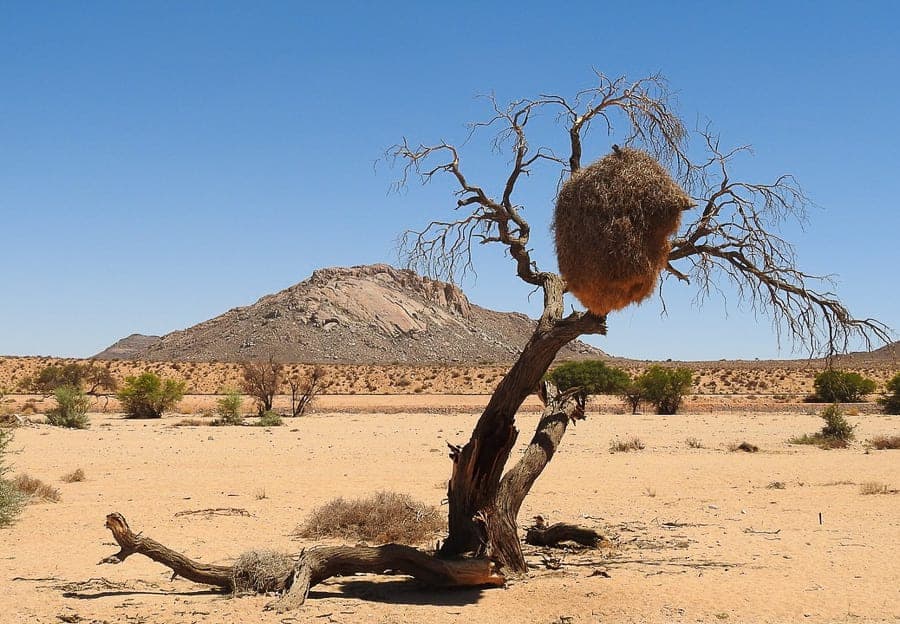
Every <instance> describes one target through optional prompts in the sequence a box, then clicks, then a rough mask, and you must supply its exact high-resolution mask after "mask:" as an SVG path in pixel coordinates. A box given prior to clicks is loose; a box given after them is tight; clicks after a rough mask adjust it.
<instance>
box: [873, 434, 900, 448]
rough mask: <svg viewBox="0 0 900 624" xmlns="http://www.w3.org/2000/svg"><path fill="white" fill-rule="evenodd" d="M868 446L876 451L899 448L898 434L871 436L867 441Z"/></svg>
mask: <svg viewBox="0 0 900 624" xmlns="http://www.w3.org/2000/svg"><path fill="white" fill-rule="evenodd" d="M868 445H869V447H870V448H873V449H875V450H877V451H885V450H888V449H900V435H895V436H886V435H879V436H875V437H874V438H871V439H870V440H869V442H868Z"/></svg>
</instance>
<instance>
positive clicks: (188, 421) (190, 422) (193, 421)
mask: <svg viewBox="0 0 900 624" xmlns="http://www.w3.org/2000/svg"><path fill="white" fill-rule="evenodd" d="M206 424H207V423H206V421H205V420H200V419H199V418H182V419H181V420H179V421H178V422H175V423H173V424H172V425H170V426H172V427H202V426H204V425H206Z"/></svg>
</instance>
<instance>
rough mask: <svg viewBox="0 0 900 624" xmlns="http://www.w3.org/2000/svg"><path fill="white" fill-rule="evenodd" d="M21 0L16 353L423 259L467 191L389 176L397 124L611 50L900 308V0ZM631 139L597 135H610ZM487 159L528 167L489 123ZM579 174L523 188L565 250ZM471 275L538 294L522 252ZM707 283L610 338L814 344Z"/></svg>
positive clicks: (745, 352)
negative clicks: (399, 242)
mask: <svg viewBox="0 0 900 624" xmlns="http://www.w3.org/2000/svg"><path fill="white" fill-rule="evenodd" d="M627 5H628V3H621V2H616V3H606V2H585V3H580V2H570V3H567V4H565V5H559V4H558V3H529V2H520V3H516V4H510V3H495V4H489V3H475V2H472V3H469V2H454V3H392V2H382V3H375V2H365V3H352V2H345V3H342V2H334V3H301V2H285V3H277V2H267V3H250V2H242V3H237V2H199V1H198V2H181V3H175V2H171V3H167V2H126V3H122V2H108V3H107V2H90V3H49V2H35V1H30V2H6V1H0V94H2V97H0V215H2V221H0V223H2V232H3V236H2V246H0V259H2V264H0V279H2V285H3V288H2V299H0V353H3V354H23V355H26V354H29V355H34V354H46V355H62V356H89V355H91V354H93V353H96V352H97V351H100V350H101V349H103V348H105V347H106V346H107V345H109V344H110V343H112V342H114V341H115V340H117V339H118V338H120V337H122V336H125V335H127V334H130V333H132V332H141V333H148V334H152V333H155V334H161V333H165V332H168V331H171V330H175V329H180V328H184V327H187V326H190V325H192V324H194V323H197V322H199V321H202V320H205V319H207V318H209V317H211V316H214V315H216V314H219V313H221V312H223V311H225V310H226V309H229V308H231V307H235V306H238V305H246V304H249V303H252V302H253V301H255V300H256V299H257V298H258V297H260V296H262V295H264V294H267V293H270V292H273V291H276V290H279V289H282V288H285V287H287V286H289V285H291V284H293V283H296V282H298V281H300V280H302V279H304V278H306V277H307V276H308V275H309V274H310V273H311V272H312V271H313V270H314V269H316V268H318V267H322V266H335V265H353V264H368V263H374V262H391V263H396V262H397V255H396V251H395V239H396V237H397V235H398V234H399V233H400V232H401V231H402V230H403V229H404V228H407V227H411V226H417V225H422V224H424V223H426V222H427V221H428V220H429V219H430V218H432V217H435V216H438V215H441V214H445V213H446V209H447V208H448V206H451V205H452V198H451V197H450V195H449V194H448V192H447V190H448V188H449V187H448V186H447V185H442V184H434V185H431V186H429V187H427V188H425V189H420V188H411V189H410V190H409V191H408V192H407V193H404V194H400V195H397V194H389V193H388V187H389V185H390V184H391V182H392V181H393V179H394V177H395V175H396V172H395V171H391V170H390V169H388V168H387V167H385V166H379V167H375V166H373V165H374V162H375V161H376V159H377V158H378V157H379V156H380V155H381V153H382V151H383V150H384V148H385V147H387V146H388V145H390V144H392V143H393V142H395V141H397V140H398V139H399V138H400V137H402V136H406V137H408V138H409V139H410V140H411V141H414V142H418V141H425V142H432V141H436V140H440V139H446V140H448V141H462V140H463V139H464V138H465V135H466V129H465V123H466V122H467V121H471V120H475V119H480V118H483V117H484V116H485V115H486V114H487V110H486V109H485V104H484V102H483V101H479V100H478V99H477V98H476V97H475V96H476V95H477V94H479V93H485V92H489V91H494V92H495V93H496V95H497V97H498V98H499V99H501V100H508V99H512V98H515V97H524V96H533V95H536V94H537V93H540V92H557V93H560V94H573V93H574V92H575V91H577V90H578V89H581V88H585V87H588V86H591V85H592V82H593V81H592V72H591V68H592V67H596V68H598V69H600V70H602V71H604V72H606V73H608V74H613V75H617V74H628V75H630V76H635V77H638V76H640V75H643V74H647V73H649V72H654V71H661V72H662V73H663V74H665V75H666V76H667V77H668V79H669V80H670V82H671V85H672V87H673V89H675V90H676V91H677V92H678V100H679V109H680V110H681V112H682V113H683V114H684V116H685V117H686V118H687V119H688V120H690V121H693V120H695V119H699V120H706V119H709V120H712V122H713V123H714V124H715V127H716V128H717V129H718V130H719V131H720V132H721V133H722V136H723V141H724V142H725V143H727V144H744V143H752V144H753V145H754V148H755V156H754V157H753V158H752V159H749V160H745V161H742V163H741V169H740V171H741V173H742V174H743V175H744V176H745V177H747V178H748V179H752V180H754V181H756V180H758V181H764V180H768V179H771V178H772V177H774V176H775V175H777V174H779V173H782V172H792V173H794V174H795V175H796V176H797V177H798V179H799V181H800V182H801V184H802V185H803V187H804V189H805V190H806V191H807V193H808V194H809V195H810V196H811V197H812V198H813V199H814V200H815V201H816V202H817V203H818V204H819V205H820V206H821V209H820V210H819V209H817V210H815V211H814V212H813V214H812V215H811V220H810V223H809V224H808V226H807V228H806V229H805V231H801V230H799V229H798V228H795V227H790V228H788V230H787V234H788V237H789V238H790V239H791V240H792V241H793V242H795V243H796V245H797V249H798V253H799V257H800V263H801V266H802V267H803V268H805V269H807V270H808V271H810V272H814V273H836V274H837V291H838V293H839V294H840V295H841V296H842V298H843V299H844V300H845V301H846V302H847V304H848V305H849V307H850V308H851V310H852V311H853V312H854V313H855V314H857V315H859V316H866V317H877V318H879V319H881V320H883V321H884V322H886V323H888V324H889V325H891V326H892V327H895V328H896V327H898V326H900V297H897V295H896V292H895V291H896V267H897V266H898V261H900V251H898V244H897V241H898V240H900V217H898V207H897V198H898V197H900V175H898V173H900V124H898V122H897V116H896V111H898V110H900V85H898V82H897V80H896V76H897V75H900V39H898V37H897V36H896V24H897V23H898V19H900V9H898V8H896V7H897V5H896V4H895V3H892V2H867V3H857V4H851V3H839V2H821V1H820V2H791V3H785V2H754V3H731V2H679V3H673V2H658V3H655V2H644V3H638V4H636V5H635V6H627ZM610 142H611V140H610V139H607V138H606V137H605V136H602V135H600V134H599V133H598V134H595V135H593V141H592V143H591V145H590V147H589V151H590V153H591V154H592V155H593V156H596V155H599V154H602V153H603V152H604V151H606V150H608V148H609V143H610ZM464 159H466V160H465V161H464V164H465V163H469V164H468V165H467V167H468V168H469V171H470V175H472V176H473V177H475V178H478V179H479V180H482V179H483V180H484V182H483V183H484V184H485V185H486V186H490V185H492V184H496V182H495V180H497V174H498V172H499V169H498V167H499V166H502V165H503V164H504V162H505V161H504V160H503V158H500V159H499V160H498V159H497V158H496V157H492V156H491V154H490V153H489V152H487V151H485V150H483V149H479V146H478V145H477V144H473V145H472V146H471V150H470V151H469V152H467V153H464ZM554 182H555V177H553V174H551V175H550V176H549V177H548V178H547V179H539V177H538V176H535V178H534V179H533V180H529V181H528V184H526V185H525V186H523V189H522V193H521V195H520V196H519V200H520V201H521V202H522V203H523V204H525V206H526V214H527V216H528V218H529V219H530V220H531V222H532V226H533V228H534V231H535V235H534V241H533V242H534V247H535V252H534V253H535V256H536V257H537V258H538V259H539V260H540V261H541V263H542V265H543V266H552V265H553V262H554V260H553V253H552V247H551V246H550V244H549V241H550V239H549V236H548V234H547V227H548V224H549V219H550V215H551V212H552V197H551V196H550V194H549V191H548V189H550V188H551V187H552V185H553V183H554ZM478 269H479V273H478V278H477V280H472V279H470V280H467V281H465V282H464V283H463V286H464V287H465V289H466V291H467V293H468V294H469V296H470V298H471V299H472V300H473V301H474V302H476V303H478V304H480V305H483V306H487V307H491V308H496V309H502V310H519V311H523V312H527V313H530V314H535V313H536V312H537V303H538V302H537V301H536V297H532V300H531V301H529V299H528V294H529V289H528V288H527V287H526V286H524V285H523V284H520V283H517V281H516V278H515V277H514V274H513V268H512V266H511V263H510V261H509V260H508V259H507V258H505V257H503V255H502V254H501V253H500V252H499V250H494V251H491V250H486V251H485V252H484V253H481V254H479V257H478ZM693 294H694V293H693V291H692V290H691V289H690V287H682V286H679V285H677V284H672V285H671V287H670V288H668V289H667V295H666V301H667V304H668V315H667V316H664V317H663V316H661V315H660V306H659V304H658V302H657V301H655V300H654V301H648V302H646V303H644V304H643V305H642V306H640V307H637V308H633V309H629V310H626V311H624V312H622V313H618V314H615V315H614V316H611V318H610V322H609V325H610V332H609V336H608V337H606V338H602V339H599V340H595V341H594V342H595V344H597V345H598V346H600V347H601V348H603V349H605V350H607V351H608V352H610V353H613V354H617V355H623V356H628V357H635V358H660V359H664V358H668V357H672V358H676V359H700V358H720V357H729V358H731V357H741V358H753V357H762V358H766V357H790V356H792V355H793V353H792V351H791V348H790V343H785V344H783V345H782V347H781V349H780V350H779V347H778V343H777V340H776V337H775V334H774V332H773V330H772V328H771V326H770V324H769V322H768V320H767V319H765V318H760V319H756V318H754V316H753V315H752V314H751V313H749V312H747V311H742V310H741V309H740V308H739V306H738V305H737V302H736V299H735V298H734V297H733V296H732V297H730V298H729V302H728V305H727V306H726V305H724V304H723V303H722V302H721V301H720V300H717V299H713V300H712V301H710V302H708V303H707V304H706V305H705V306H704V307H702V308H697V307H696V306H694V305H692V303H691V300H692V297H693Z"/></svg>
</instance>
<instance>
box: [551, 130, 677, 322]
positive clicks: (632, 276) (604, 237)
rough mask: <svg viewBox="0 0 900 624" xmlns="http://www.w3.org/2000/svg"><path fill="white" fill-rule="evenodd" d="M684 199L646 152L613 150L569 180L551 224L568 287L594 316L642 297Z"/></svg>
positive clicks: (662, 262)
mask: <svg viewBox="0 0 900 624" xmlns="http://www.w3.org/2000/svg"><path fill="white" fill-rule="evenodd" d="M692 205H693V203H692V201H691V199H690V197H688V195H687V193H685V192H684V191H683V190H682V189H681V187H680V186H679V185H678V184H677V183H676V182H675V181H674V180H673V179H672V177H671V176H670V175H669V173H668V172H667V171H666V170H665V169H664V168H663V167H662V165H660V164H659V163H658V162H656V160H654V159H653V158H652V157H651V156H650V155H649V154H647V153H646V152H643V151H641V150H637V149H632V148H619V147H617V146H613V152H612V153H611V154H609V155H607V156H604V157H603V158H601V159H600V160H598V161H597V162H595V163H593V164H592V165H590V166H588V167H585V168H584V169H581V170H579V171H577V172H576V173H575V174H574V175H573V176H572V177H571V178H569V179H568V180H567V181H566V182H565V184H563V186H562V188H561V189H560V192H559V197H557V199H556V211H555V214H554V219H553V229H554V231H555V233H556V256H557V259H558V261H559V270H560V273H561V274H562V276H563V277H564V278H565V279H566V282H567V283H568V286H569V292H571V293H572V294H573V295H575V296H576V297H577V298H578V300H579V301H580V302H581V303H582V304H583V305H584V306H585V307H586V308H587V309H589V310H590V311H591V312H593V313H594V314H601V315H603V314H607V313H609V312H611V311H613V310H620V309H622V308H624V307H625V306H627V305H629V304H632V303H638V302H640V301H643V300H644V299H646V298H647V297H648V296H650V294H651V293H652V292H653V288H654V287H655V286H656V281H657V279H658V278H659V273H660V271H662V270H663V269H664V268H665V267H666V264H667V263H668V256H669V249H670V243H669V238H670V237H671V236H672V234H674V233H675V232H676V231H677V230H678V226H679V223H680V221H681V213H682V211H684V210H687V209H688V208H690V207H691V206H692Z"/></svg>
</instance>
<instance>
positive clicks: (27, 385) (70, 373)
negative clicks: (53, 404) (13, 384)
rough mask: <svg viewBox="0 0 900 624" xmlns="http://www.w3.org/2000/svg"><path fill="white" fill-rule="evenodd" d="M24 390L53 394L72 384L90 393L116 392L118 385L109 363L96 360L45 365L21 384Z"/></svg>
mask: <svg viewBox="0 0 900 624" xmlns="http://www.w3.org/2000/svg"><path fill="white" fill-rule="evenodd" d="M19 385H20V387H21V388H22V389H23V390H26V391H29V392H35V393H39V394H52V393H53V392H54V391H55V390H57V389H58V388H61V387H63V386H72V387H75V388H78V389H80V390H83V391H84V393H85V394H88V395H100V394H103V393H104V392H115V390H116V387H117V386H118V384H117V382H116V380H115V378H114V377H113V376H112V373H111V372H110V370H109V366H108V365H102V364H97V363H95V362H85V363H80V362H68V363H64V364H51V365H49V366H45V367H44V368H42V369H41V370H40V371H38V373H37V375H35V376H34V377H33V378H31V377H26V378H25V379H24V380H22V382H21V383H20V384H19Z"/></svg>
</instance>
